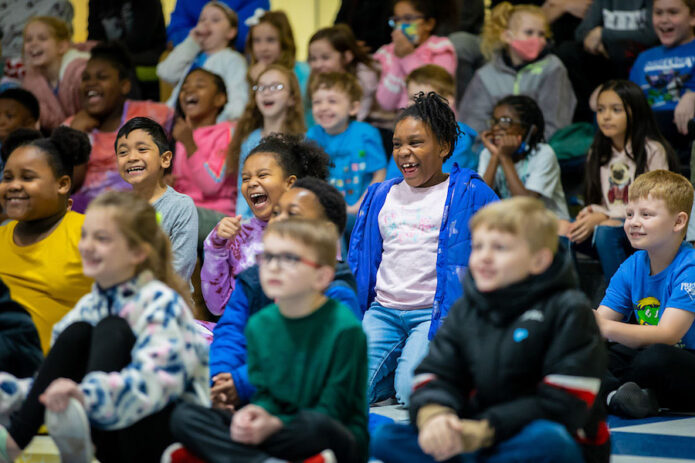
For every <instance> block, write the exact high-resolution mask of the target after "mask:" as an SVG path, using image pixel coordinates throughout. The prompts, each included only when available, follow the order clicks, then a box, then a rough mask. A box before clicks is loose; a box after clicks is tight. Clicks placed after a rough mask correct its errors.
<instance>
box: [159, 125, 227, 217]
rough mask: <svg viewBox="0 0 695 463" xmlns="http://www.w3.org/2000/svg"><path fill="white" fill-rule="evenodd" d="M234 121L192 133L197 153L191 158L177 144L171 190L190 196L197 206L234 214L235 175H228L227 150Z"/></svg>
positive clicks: (182, 146)
mask: <svg viewBox="0 0 695 463" xmlns="http://www.w3.org/2000/svg"><path fill="white" fill-rule="evenodd" d="M235 126H236V122H230V121H224V122H220V123H219V124H215V125H210V126H207V127H200V128H197V129H196V130H194V131H193V140H194V141H195V144H196V146H197V147H198V150H197V151H196V152H195V153H192V154H191V155H190V156H189V155H188V153H186V147H185V146H184V145H183V143H181V142H176V156H174V168H173V174H174V179H175V184H174V189H175V190H176V191H178V192H179V193H183V194H185V195H188V196H190V197H191V198H192V199H193V202H194V203H195V205H196V206H198V207H204V208H207V209H213V210H215V211H219V212H222V213H223V214H226V215H230V216H231V215H234V210H235V209H236V207H235V206H236V197H237V184H236V175H235V174H236V173H235V172H232V173H231V175H228V172H227V169H226V156H227V148H228V147H229V143H230V141H231V140H232V134H233V133H234V127H235Z"/></svg>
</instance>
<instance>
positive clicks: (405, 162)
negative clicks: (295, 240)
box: [348, 92, 497, 404]
mask: <svg viewBox="0 0 695 463" xmlns="http://www.w3.org/2000/svg"><path fill="white" fill-rule="evenodd" d="M458 133H459V128H458V125H457V124H456V119H455V117H454V112H453V111H452V110H451V108H450V107H449V105H448V104H447V103H446V100H444V99H443V98H441V97H440V96H438V95H437V94H436V93H434V92H431V93H429V94H428V95H426V96H425V95H424V94H423V93H420V94H419V95H418V96H416V98H415V104H414V105H412V106H410V107H408V108H406V109H405V110H404V111H403V112H402V113H401V114H400V116H399V117H398V118H397V119H396V126H395V132H394V136H393V157H394V159H395V160H396V164H397V165H398V169H399V170H400V171H401V173H402V174H403V178H395V179H392V180H387V181H385V182H382V183H379V184H375V185H372V186H371V187H369V189H368V190H367V194H366V195H365V198H364V200H363V202H362V207H361V208H360V212H359V214H358V216H357V222H356V223H355V228H354V229H353V232H352V233H353V234H352V237H351V240H350V250H349V253H348V263H349V264H350V268H351V269H352V271H353V273H354V274H355V279H356V280H357V296H358V300H359V303H360V306H361V309H362V310H363V311H366V312H365V315H364V320H363V328H364V330H365V332H366V333H367V339H368V345H367V349H368V359H369V365H368V392H367V393H368V398H369V401H370V403H374V402H377V401H380V400H383V399H387V398H390V397H391V396H393V395H394V392H395V395H396V398H397V399H398V401H399V402H401V403H403V404H407V403H408V399H409V396H410V386H411V382H412V375H413V370H414V369H415V367H416V366H417V365H418V364H419V363H420V361H421V360H422V358H423V357H424V355H425V353H426V352H427V346H428V342H429V339H431V338H432V336H433V335H434V333H436V331H437V329H438V327H439V326H440V324H441V322H442V320H443V319H444V317H445V316H446V314H447V312H448V310H449V307H451V305H452V304H453V302H454V301H455V300H456V299H458V298H459V297H460V296H461V283H460V278H461V276H463V274H464V272H465V271H466V268H467V266H468V256H469V254H470V239H471V236H470V232H469V230H468V226H467V224H468V220H469V219H470V217H471V216H472V215H473V214H475V212H476V211H477V210H478V209H480V208H482V207H484V206H485V205H486V204H488V203H490V202H492V201H495V200H496V199H497V196H495V193H494V192H493V191H492V190H491V189H490V188H489V187H488V186H487V185H486V184H485V182H484V181H483V179H482V178H480V176H478V175H477V174H476V173H475V172H473V171H471V170H469V169H460V168H459V167H458V166H457V165H455V166H454V167H453V168H452V170H451V172H450V173H449V174H446V173H444V172H442V164H443V163H444V161H446V160H447V159H448V158H449V157H450V156H451V154H452V152H453V150H454V147H455V145H456V139H457V137H458Z"/></svg>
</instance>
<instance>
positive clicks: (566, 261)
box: [463, 240, 579, 325]
mask: <svg viewBox="0 0 695 463" xmlns="http://www.w3.org/2000/svg"><path fill="white" fill-rule="evenodd" d="M578 281H579V280H578V278H577V274H576V272H575V270H574V263H573V261H572V258H571V254H570V252H569V250H568V247H567V244H565V243H563V241H562V240H561V241H560V243H559V245H558V248H557V252H556V253H555V258H554V259H553V263H552V264H550V267H548V269H547V270H546V271H545V272H543V273H541V274H540V275H531V276H529V277H528V278H525V279H524V280H522V281H520V282H518V283H514V284H513V285H510V286H507V287H505V288H501V289H499V290H496V291H492V292H489V293H481V292H480V291H478V289H477V287H476V286H475V282H474V281H473V277H472V276H471V272H470V269H469V270H468V272H466V276H465V277H464V281H463V288H464V294H465V296H464V297H465V299H466V300H467V301H468V302H469V303H470V306H471V307H472V308H474V310H478V311H480V312H481V316H483V317H485V318H487V319H489V320H490V321H491V322H492V323H494V324H495V325H502V324H506V323H508V322H509V321H511V320H513V319H515V318H516V317H518V316H519V315H520V314H522V313H523V312H525V311H526V310H528V308H529V307H530V306H532V305H533V304H535V302H537V301H538V300H539V299H541V298H542V299H545V298H547V297H548V295H549V294H550V293H554V292H558V291H563V290H567V289H576V288H577V287H578ZM541 296H542V297H541Z"/></svg>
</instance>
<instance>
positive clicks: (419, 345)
mask: <svg viewBox="0 0 695 463" xmlns="http://www.w3.org/2000/svg"><path fill="white" fill-rule="evenodd" d="M431 319H432V309H431V308H428V309H416V310H399V309H389V308H386V307H382V306H381V305H379V304H377V303H376V302H374V303H372V305H371V306H370V307H369V310H367V312H366V313H365V314H364V319H363V320H362V327H363V328H364V332H365V333H366V335H367V357H368V361H369V363H368V365H369V366H368V374H367V381H368V382H367V397H368V398H369V403H370V404H371V403H374V402H378V401H380V400H384V399H388V398H389V397H392V396H393V395H394V392H395V394H396V399H398V401H399V402H400V403H402V404H404V405H407V404H408V401H409V399H410V388H411V387H412V383H413V371H415V367H417V366H418V365H419V364H420V362H421V361H422V359H423V358H424V357H425V355H427V348H428V346H429V340H428V339H427V334H428V332H429V330H430V322H431Z"/></svg>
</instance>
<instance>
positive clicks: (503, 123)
mask: <svg viewBox="0 0 695 463" xmlns="http://www.w3.org/2000/svg"><path fill="white" fill-rule="evenodd" d="M514 124H521V122H518V121H515V120H514V119H512V118H511V117H509V116H502V117H500V118H499V119H497V118H494V117H493V118H490V119H488V121H487V126H488V127H490V128H493V127H494V126H496V125H498V126H499V127H500V128H501V129H505V130H506V129H508V128H509V127H511V126H512V125H514Z"/></svg>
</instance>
